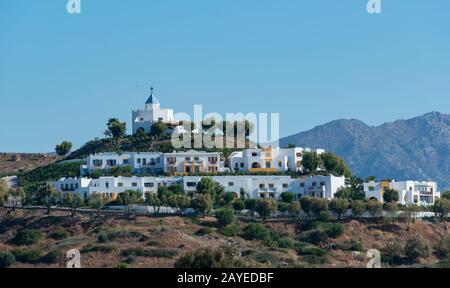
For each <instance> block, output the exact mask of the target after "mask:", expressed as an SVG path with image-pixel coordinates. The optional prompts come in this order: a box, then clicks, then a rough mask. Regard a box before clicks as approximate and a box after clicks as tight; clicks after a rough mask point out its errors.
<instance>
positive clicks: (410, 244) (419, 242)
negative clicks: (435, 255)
mask: <svg viewBox="0 0 450 288" xmlns="http://www.w3.org/2000/svg"><path fill="white" fill-rule="evenodd" d="M405 255H406V256H407V257H408V258H409V259H411V260H417V259H419V258H427V257H428V256H430V247H429V246H428V244H427V243H426V242H425V241H424V240H423V239H422V238H420V237H419V236H416V237H413V238H411V239H409V240H408V241H407V242H406V245H405Z"/></svg>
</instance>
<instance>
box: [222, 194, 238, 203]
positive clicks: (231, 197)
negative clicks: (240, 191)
mask: <svg viewBox="0 0 450 288" xmlns="http://www.w3.org/2000/svg"><path fill="white" fill-rule="evenodd" d="M234 198H235V197H234V193H233V192H225V193H224V194H223V202H224V204H225V206H231V203H233V201H234Z"/></svg>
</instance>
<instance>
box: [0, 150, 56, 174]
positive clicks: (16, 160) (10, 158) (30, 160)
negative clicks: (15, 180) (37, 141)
mask: <svg viewBox="0 0 450 288" xmlns="http://www.w3.org/2000/svg"><path fill="white" fill-rule="evenodd" d="M58 160H60V157H59V156H57V155H53V154H39V153H30V154H29V153H0V176H1V175H8V174H16V173H21V172H28V171H31V170H33V169H35V168H37V167H40V166H45V165H48V164H51V163H53V162H56V161H58Z"/></svg>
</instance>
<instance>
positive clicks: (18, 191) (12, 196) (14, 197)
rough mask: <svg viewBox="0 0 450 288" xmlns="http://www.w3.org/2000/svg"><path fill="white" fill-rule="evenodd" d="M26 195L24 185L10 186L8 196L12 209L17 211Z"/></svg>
mask: <svg viewBox="0 0 450 288" xmlns="http://www.w3.org/2000/svg"><path fill="white" fill-rule="evenodd" d="M25 197H26V194H25V190H24V189H23V188H22V187H18V188H10V189H9V190H8V193H7V196H6V198H7V199H8V200H9V203H10V204H11V206H12V211H15V210H16V208H17V207H18V206H19V204H20V203H23V202H24V200H25Z"/></svg>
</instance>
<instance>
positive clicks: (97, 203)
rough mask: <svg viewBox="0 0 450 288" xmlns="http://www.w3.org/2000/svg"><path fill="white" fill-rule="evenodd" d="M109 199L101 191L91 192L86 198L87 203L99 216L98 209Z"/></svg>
mask: <svg viewBox="0 0 450 288" xmlns="http://www.w3.org/2000/svg"><path fill="white" fill-rule="evenodd" d="M108 201H109V199H108V198H107V197H106V196H105V195H104V194H102V193H92V194H91V195H89V198H88V205H89V206H90V207H92V208H94V209H96V210H97V217H100V211H101V210H102V209H103V207H105V205H106V204H107V203H108Z"/></svg>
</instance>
